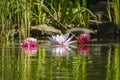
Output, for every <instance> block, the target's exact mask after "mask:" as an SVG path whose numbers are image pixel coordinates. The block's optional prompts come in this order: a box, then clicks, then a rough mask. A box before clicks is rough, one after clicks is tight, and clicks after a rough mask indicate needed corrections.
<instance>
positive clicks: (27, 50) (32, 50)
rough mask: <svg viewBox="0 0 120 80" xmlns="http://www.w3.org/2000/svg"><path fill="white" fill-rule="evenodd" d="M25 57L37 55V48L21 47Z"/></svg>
mask: <svg viewBox="0 0 120 80" xmlns="http://www.w3.org/2000/svg"><path fill="white" fill-rule="evenodd" d="M22 48H23V50H24V53H25V54H26V55H31V56H35V55H36V53H37V47H22Z"/></svg>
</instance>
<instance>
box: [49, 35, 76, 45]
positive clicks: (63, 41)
mask: <svg viewBox="0 0 120 80" xmlns="http://www.w3.org/2000/svg"><path fill="white" fill-rule="evenodd" d="M73 37H74V36H71V37H70V38H69V33H66V34H64V35H63V34H61V35H52V37H49V40H50V43H51V44H52V45H70V44H72V43H75V42H76V41H71V39H72V38H73Z"/></svg>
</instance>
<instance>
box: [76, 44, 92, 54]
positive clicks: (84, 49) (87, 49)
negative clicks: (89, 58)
mask: <svg viewBox="0 0 120 80" xmlns="http://www.w3.org/2000/svg"><path fill="white" fill-rule="evenodd" d="M77 50H78V52H79V53H80V54H81V55H88V54H89V52H90V46H88V45H82V46H81V45H78V47H77Z"/></svg>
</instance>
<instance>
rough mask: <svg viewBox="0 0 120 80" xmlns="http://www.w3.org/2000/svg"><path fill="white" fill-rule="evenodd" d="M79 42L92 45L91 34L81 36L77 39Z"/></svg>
mask: <svg viewBox="0 0 120 80" xmlns="http://www.w3.org/2000/svg"><path fill="white" fill-rule="evenodd" d="M77 42H78V43H79V44H89V43H90V35H89V34H80V35H79V36H78V37H77Z"/></svg>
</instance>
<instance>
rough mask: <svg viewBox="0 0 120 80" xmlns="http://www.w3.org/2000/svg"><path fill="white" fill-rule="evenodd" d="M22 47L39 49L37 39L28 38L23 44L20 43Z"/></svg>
mask: <svg viewBox="0 0 120 80" xmlns="http://www.w3.org/2000/svg"><path fill="white" fill-rule="evenodd" d="M20 45H21V46H22V47H37V46H38V42H37V39H35V38H26V39H25V40H24V41H23V42H22V43H20Z"/></svg>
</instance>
